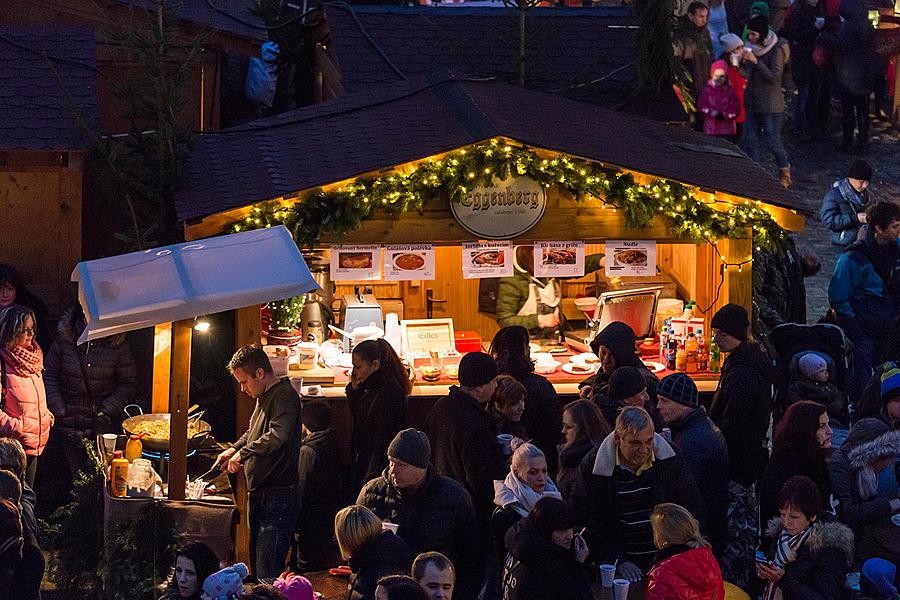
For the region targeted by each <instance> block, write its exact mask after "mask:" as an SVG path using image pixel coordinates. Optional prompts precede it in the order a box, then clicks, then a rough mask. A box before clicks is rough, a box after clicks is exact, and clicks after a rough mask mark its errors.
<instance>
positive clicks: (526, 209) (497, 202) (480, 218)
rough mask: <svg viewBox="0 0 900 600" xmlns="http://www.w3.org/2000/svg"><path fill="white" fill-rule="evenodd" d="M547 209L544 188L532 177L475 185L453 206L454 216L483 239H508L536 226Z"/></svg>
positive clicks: (452, 204)
mask: <svg viewBox="0 0 900 600" xmlns="http://www.w3.org/2000/svg"><path fill="white" fill-rule="evenodd" d="M546 208H547V193H546V190H544V187H543V186H542V185H541V184H540V183H538V182H537V181H535V180H534V179H531V178H529V177H510V178H508V179H503V180H498V179H494V182H493V184H492V185H489V186H475V187H474V188H472V189H471V190H469V191H468V193H466V195H465V196H463V197H462V198H460V199H459V201H457V202H451V203H450V211H451V212H452V213H453V217H454V218H455V219H456V220H457V222H458V223H459V224H460V225H462V227H463V228H464V229H465V230H466V231H468V232H470V233H473V234H475V235H477V236H479V237H482V238H485V239H489V240H505V239H510V238H514V237H516V236H517V235H521V234H523V233H525V232H526V231H528V230H529V229H531V228H532V227H534V226H535V225H536V224H537V222H538V221H540V220H541V217H542V216H543V215H544V210H546Z"/></svg>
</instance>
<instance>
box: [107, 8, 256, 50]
mask: <svg viewBox="0 0 900 600" xmlns="http://www.w3.org/2000/svg"><path fill="white" fill-rule="evenodd" d="M118 2H119V3H121V4H125V5H127V6H131V7H134V8H140V9H145V10H149V11H152V12H155V11H156V5H157V2H158V0H118ZM164 2H165V4H166V5H167V6H168V7H169V8H170V9H172V10H175V11H176V14H177V18H178V20H179V21H184V22H187V23H192V24H194V25H197V26H199V27H202V28H204V29H211V30H213V31H220V32H222V33H227V34H231V35H236V36H239V37H242V38H246V39H248V40H254V41H258V42H259V41H265V40H266V39H267V38H268V31H267V29H266V21H265V18H264V17H263V14H262V12H261V11H260V10H259V6H258V3H257V2H255V1H254V0H164Z"/></svg>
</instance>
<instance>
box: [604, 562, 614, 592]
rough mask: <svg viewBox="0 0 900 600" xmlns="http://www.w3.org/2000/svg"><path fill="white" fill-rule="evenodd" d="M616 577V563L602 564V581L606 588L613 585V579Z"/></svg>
mask: <svg viewBox="0 0 900 600" xmlns="http://www.w3.org/2000/svg"><path fill="white" fill-rule="evenodd" d="M615 578H616V565H609V564H606V565H600V582H601V583H602V584H603V587H605V588H611V587H612V586H613V579H615Z"/></svg>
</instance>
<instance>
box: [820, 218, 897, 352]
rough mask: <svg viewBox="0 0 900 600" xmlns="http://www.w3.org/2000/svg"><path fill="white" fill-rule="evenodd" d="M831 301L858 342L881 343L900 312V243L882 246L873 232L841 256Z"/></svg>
mask: <svg viewBox="0 0 900 600" xmlns="http://www.w3.org/2000/svg"><path fill="white" fill-rule="evenodd" d="M828 301H829V303H830V304H831V307H832V308H833V309H834V310H835V312H836V313H837V316H838V322H839V324H840V325H841V328H842V329H843V330H844V333H846V334H847V337H849V338H850V339H851V340H853V341H854V342H857V343H859V341H860V340H864V339H869V340H877V339H880V338H883V337H884V332H885V331H890V329H891V325H892V324H893V322H894V319H895V318H896V317H897V315H898V312H900V240H898V241H897V242H896V243H895V244H890V245H888V246H879V245H878V243H877V242H876V241H875V238H874V235H873V234H872V232H871V231H870V232H869V233H868V235H867V236H866V237H865V238H864V239H862V240H860V241H858V242H854V243H853V244H851V245H850V246H849V247H848V248H847V249H846V250H845V251H844V252H843V254H841V255H840V256H839V257H838V260H837V264H836V265H835V266H834V274H833V275H832V276H831V282H830V283H829V284H828Z"/></svg>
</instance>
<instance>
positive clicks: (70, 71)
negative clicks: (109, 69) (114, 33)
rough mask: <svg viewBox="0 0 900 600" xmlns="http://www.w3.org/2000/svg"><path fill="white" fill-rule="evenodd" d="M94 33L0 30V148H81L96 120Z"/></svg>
mask: <svg viewBox="0 0 900 600" xmlns="http://www.w3.org/2000/svg"><path fill="white" fill-rule="evenodd" d="M99 115H100V112H99V109H98V107H97V77H96V73H95V67H94V30H93V29H92V28H90V27H84V26H71V25H8V26H2V27H0V150H53V151H66V150H82V149H85V148H87V147H88V146H89V145H90V143H91V141H90V139H89V137H88V136H87V135H86V133H85V131H84V129H83V125H87V126H90V125H92V124H95V123H97V122H98V121H99Z"/></svg>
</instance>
